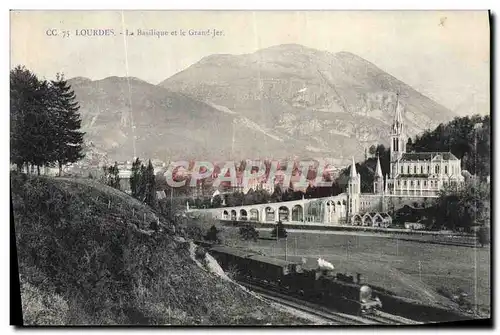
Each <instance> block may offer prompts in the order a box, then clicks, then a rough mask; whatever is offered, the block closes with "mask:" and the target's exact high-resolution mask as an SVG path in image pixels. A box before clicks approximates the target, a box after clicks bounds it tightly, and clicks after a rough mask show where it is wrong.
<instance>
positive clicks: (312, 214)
mask: <svg viewBox="0 0 500 335" xmlns="http://www.w3.org/2000/svg"><path fill="white" fill-rule="evenodd" d="M321 220H322V217H321V202H320V201H319V200H315V201H311V202H309V205H308V206H307V211H306V221H307V222H321Z"/></svg>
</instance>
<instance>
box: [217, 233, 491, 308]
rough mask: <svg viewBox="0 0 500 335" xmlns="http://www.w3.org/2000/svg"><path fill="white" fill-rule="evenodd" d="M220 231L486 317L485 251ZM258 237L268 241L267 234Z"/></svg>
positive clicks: (233, 240)
mask: <svg viewBox="0 0 500 335" xmlns="http://www.w3.org/2000/svg"><path fill="white" fill-rule="evenodd" d="M223 229H224V233H223V235H224V237H225V243H227V244H237V245H239V246H242V247H246V248H248V249H252V250H255V251H261V252H262V253H264V254H266V255H269V256H274V257H279V258H285V253H286V258H287V259H288V260H293V261H299V262H305V267H309V268H314V267H316V266H317V259H318V258H319V257H321V258H323V259H325V260H327V261H329V262H331V263H332V264H333V265H334V266H335V268H336V270H337V271H338V272H349V273H352V274H355V273H361V274H362V278H364V281H365V282H367V283H369V284H371V285H374V286H378V287H382V288H384V289H387V290H390V291H393V292H395V293H396V294H397V295H400V296H403V297H406V298H410V299H415V300H419V301H422V302H424V303H427V304H432V305H440V306H450V307H452V308H457V305H456V304H455V303H454V302H453V301H452V300H450V299H449V297H450V296H451V295H453V294H457V293H459V292H465V293H467V295H468V297H467V299H468V301H470V303H472V304H474V305H477V306H478V309H479V311H480V312H481V314H482V315H487V314H489V312H490V248H489V247H484V248H472V247H464V246H452V245H439V244H429V243H421V242H418V241H403V240H398V239H395V238H387V237H382V236H369V235H356V234H355V233H349V234H348V233H342V234H339V233H334V232H329V233H328V234H325V233H321V232H312V231H311V232H307V233H306V232H297V231H293V232H289V233H288V239H287V242H286V241H285V240H280V241H275V240H267V239H259V240H258V241H257V242H253V241H241V240H240V239H239V237H238V234H237V229H236V228H228V227H225V228H223ZM260 236H261V237H263V238H265V237H270V233H269V230H268V229H264V230H260Z"/></svg>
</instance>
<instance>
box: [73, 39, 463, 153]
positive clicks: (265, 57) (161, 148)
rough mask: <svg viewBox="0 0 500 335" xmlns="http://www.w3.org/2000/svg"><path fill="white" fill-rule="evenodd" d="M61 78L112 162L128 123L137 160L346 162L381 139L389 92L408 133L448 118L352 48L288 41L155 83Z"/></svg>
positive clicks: (218, 58) (213, 59)
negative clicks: (301, 159) (292, 158)
mask: <svg viewBox="0 0 500 335" xmlns="http://www.w3.org/2000/svg"><path fill="white" fill-rule="evenodd" d="M69 81H70V83H71V84H72V86H74V89H75V93H76V94H77V98H78V99H79V101H80V102H81V106H82V115H83V119H84V120H85V122H84V125H85V126H86V127H87V129H88V130H90V133H89V137H90V140H93V139H94V137H97V138H99V137H104V138H111V139H110V140H109V139H106V140H102V141H101V140H99V139H98V140H94V142H95V143H98V144H102V145H103V146H104V148H107V150H109V149H111V153H110V156H112V157H114V156H116V155H121V156H123V155H125V156H130V155H131V150H130V149H129V148H125V147H130V145H131V143H130V142H131V141H130V140H129V139H126V138H127V137H130V136H132V131H131V129H128V130H127V129H126V128H127V127H129V128H130V127H131V124H132V123H134V124H135V126H136V128H135V130H134V133H136V136H139V140H140V141H142V142H141V143H142V144H141V145H139V147H138V149H137V150H136V154H138V155H140V156H151V155H153V156H156V157H155V158H162V159H163V158H165V159H166V158H169V159H174V158H180V157H181V156H184V157H187V156H196V157H195V158H196V159H200V157H202V158H208V159H215V158H217V159H221V158H222V159H228V158H231V159H233V158H234V159H240V158H255V157H263V156H270V157H276V158H284V157H288V156H289V155H294V156H311V155H317V156H324V157H332V158H336V159H338V160H347V159H348V158H350V157H351V156H355V157H359V158H361V156H362V155H363V154H364V149H365V148H367V147H369V146H370V145H372V144H375V143H382V144H388V143H389V138H390V125H391V123H392V119H393V115H394V112H395V108H396V92H400V98H399V102H400V105H399V108H401V109H402V112H403V114H404V118H405V121H406V124H407V125H408V135H409V136H411V135H415V134H416V133H419V132H421V131H423V130H424V129H427V128H432V127H434V126H437V125H438V124H439V123H441V122H446V121H449V120H451V119H452V118H453V117H454V116H456V115H455V114H454V113H453V112H452V111H450V110H448V109H447V108H445V107H443V106H441V105H439V104H438V103H436V102H435V101H433V100H431V99H429V98H428V97H426V96H425V95H423V94H422V93H420V92H418V91H416V90H414V89H413V88H411V87H410V86H409V85H407V84H405V83H404V82H402V81H401V80H399V79H397V78H396V77H394V76H392V75H390V74H388V73H386V72H384V71H383V70H381V69H380V68H378V67H377V66H376V65H375V64H373V63H371V62H369V61H367V60H365V59H363V58H362V57H359V56H357V55H355V54H353V53H351V52H348V51H341V52H337V53H330V52H327V51H320V50H316V49H312V48H308V47H305V46H302V45H297V44H287V45H277V46H272V47H269V48H265V49H260V50H257V51H255V52H253V53H247V54H242V55H231V54H214V55H208V56H206V57H203V58H202V59H201V60H200V61H198V62H196V63H194V64H192V65H191V66H189V67H187V68H186V69H184V70H182V71H180V72H178V73H176V74H174V75H173V76H170V77H169V78H167V79H165V80H164V81H162V82H161V83H160V84H158V85H154V84H150V83H148V82H146V81H144V80H142V79H140V78H134V77H130V78H128V77H116V76H111V77H107V78H104V79H101V80H96V81H91V82H88V81H83V80H69ZM116 114H120V115H121V117H120V118H119V119H118V118H117V115H116ZM94 118H95V120H94ZM132 118H133V120H132ZM92 120H93V121H92ZM111 120H114V124H111V123H112V122H111ZM127 121H128V123H127ZM122 123H123V124H122ZM117 124H121V125H120V126H118V125H117ZM139 126H140V127H139ZM213 130H215V131H213ZM98 132H107V133H104V134H98ZM152 134H156V135H158V136H153V135H152ZM160 134H161V136H160ZM165 134H168V135H165ZM176 136H177V137H178V138H176ZM144 141H149V142H147V143H146V142H144ZM158 141H159V142H158ZM162 141H163V144H161V143H160V142H162ZM176 146H177V147H178V148H177V149H179V150H177V149H176V148H175V147H176ZM120 148H122V149H123V150H124V154H122V153H119V149H120ZM180 148H181V149H180ZM189 154H192V155H189ZM132 155H133V154H132ZM158 156H159V157H158ZM214 156H217V157H214Z"/></svg>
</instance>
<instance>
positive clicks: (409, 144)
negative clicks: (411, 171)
mask: <svg viewBox="0 0 500 335" xmlns="http://www.w3.org/2000/svg"><path fill="white" fill-rule="evenodd" d="M412 151H413V141H412V139H411V137H409V138H408V142H407V143H406V152H412Z"/></svg>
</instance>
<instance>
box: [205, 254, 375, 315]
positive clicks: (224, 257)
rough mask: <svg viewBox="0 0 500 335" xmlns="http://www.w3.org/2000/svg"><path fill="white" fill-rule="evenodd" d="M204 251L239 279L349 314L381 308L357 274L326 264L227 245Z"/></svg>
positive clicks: (363, 312) (370, 290)
mask: <svg viewBox="0 0 500 335" xmlns="http://www.w3.org/2000/svg"><path fill="white" fill-rule="evenodd" d="M208 251H209V253H210V254H211V255H212V256H213V257H214V258H215V259H216V260H217V261H218V262H219V264H220V265H221V266H222V268H223V269H225V270H228V269H233V270H236V271H235V273H236V274H237V279H239V280H242V281H247V282H249V283H254V284H257V285H259V286H262V287H265V288H268V289H272V290H275V291H277V292H280V293H283V294H286V295H289V296H294V297H296V298H300V299H303V300H307V301H310V302H313V303H317V304H320V305H323V306H325V307H330V308H335V309H338V310H341V311H343V312H347V313H351V314H365V313H371V312H373V311H375V310H378V309H381V308H382V303H381V301H380V299H379V298H378V297H374V296H373V292H372V289H371V288H370V286H368V285H365V284H362V283H361V275H359V274H358V275H357V276H356V278H354V277H353V276H348V275H346V274H342V273H334V271H333V270H330V269H326V268H318V269H315V270H306V269H304V268H303V267H302V265H301V264H298V263H294V262H289V261H285V260H281V259H276V258H270V257H266V256H263V255H260V254H258V253H255V252H251V251H247V250H242V249H237V248H231V247H227V246H220V245H218V246H211V247H210V248H208Z"/></svg>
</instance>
